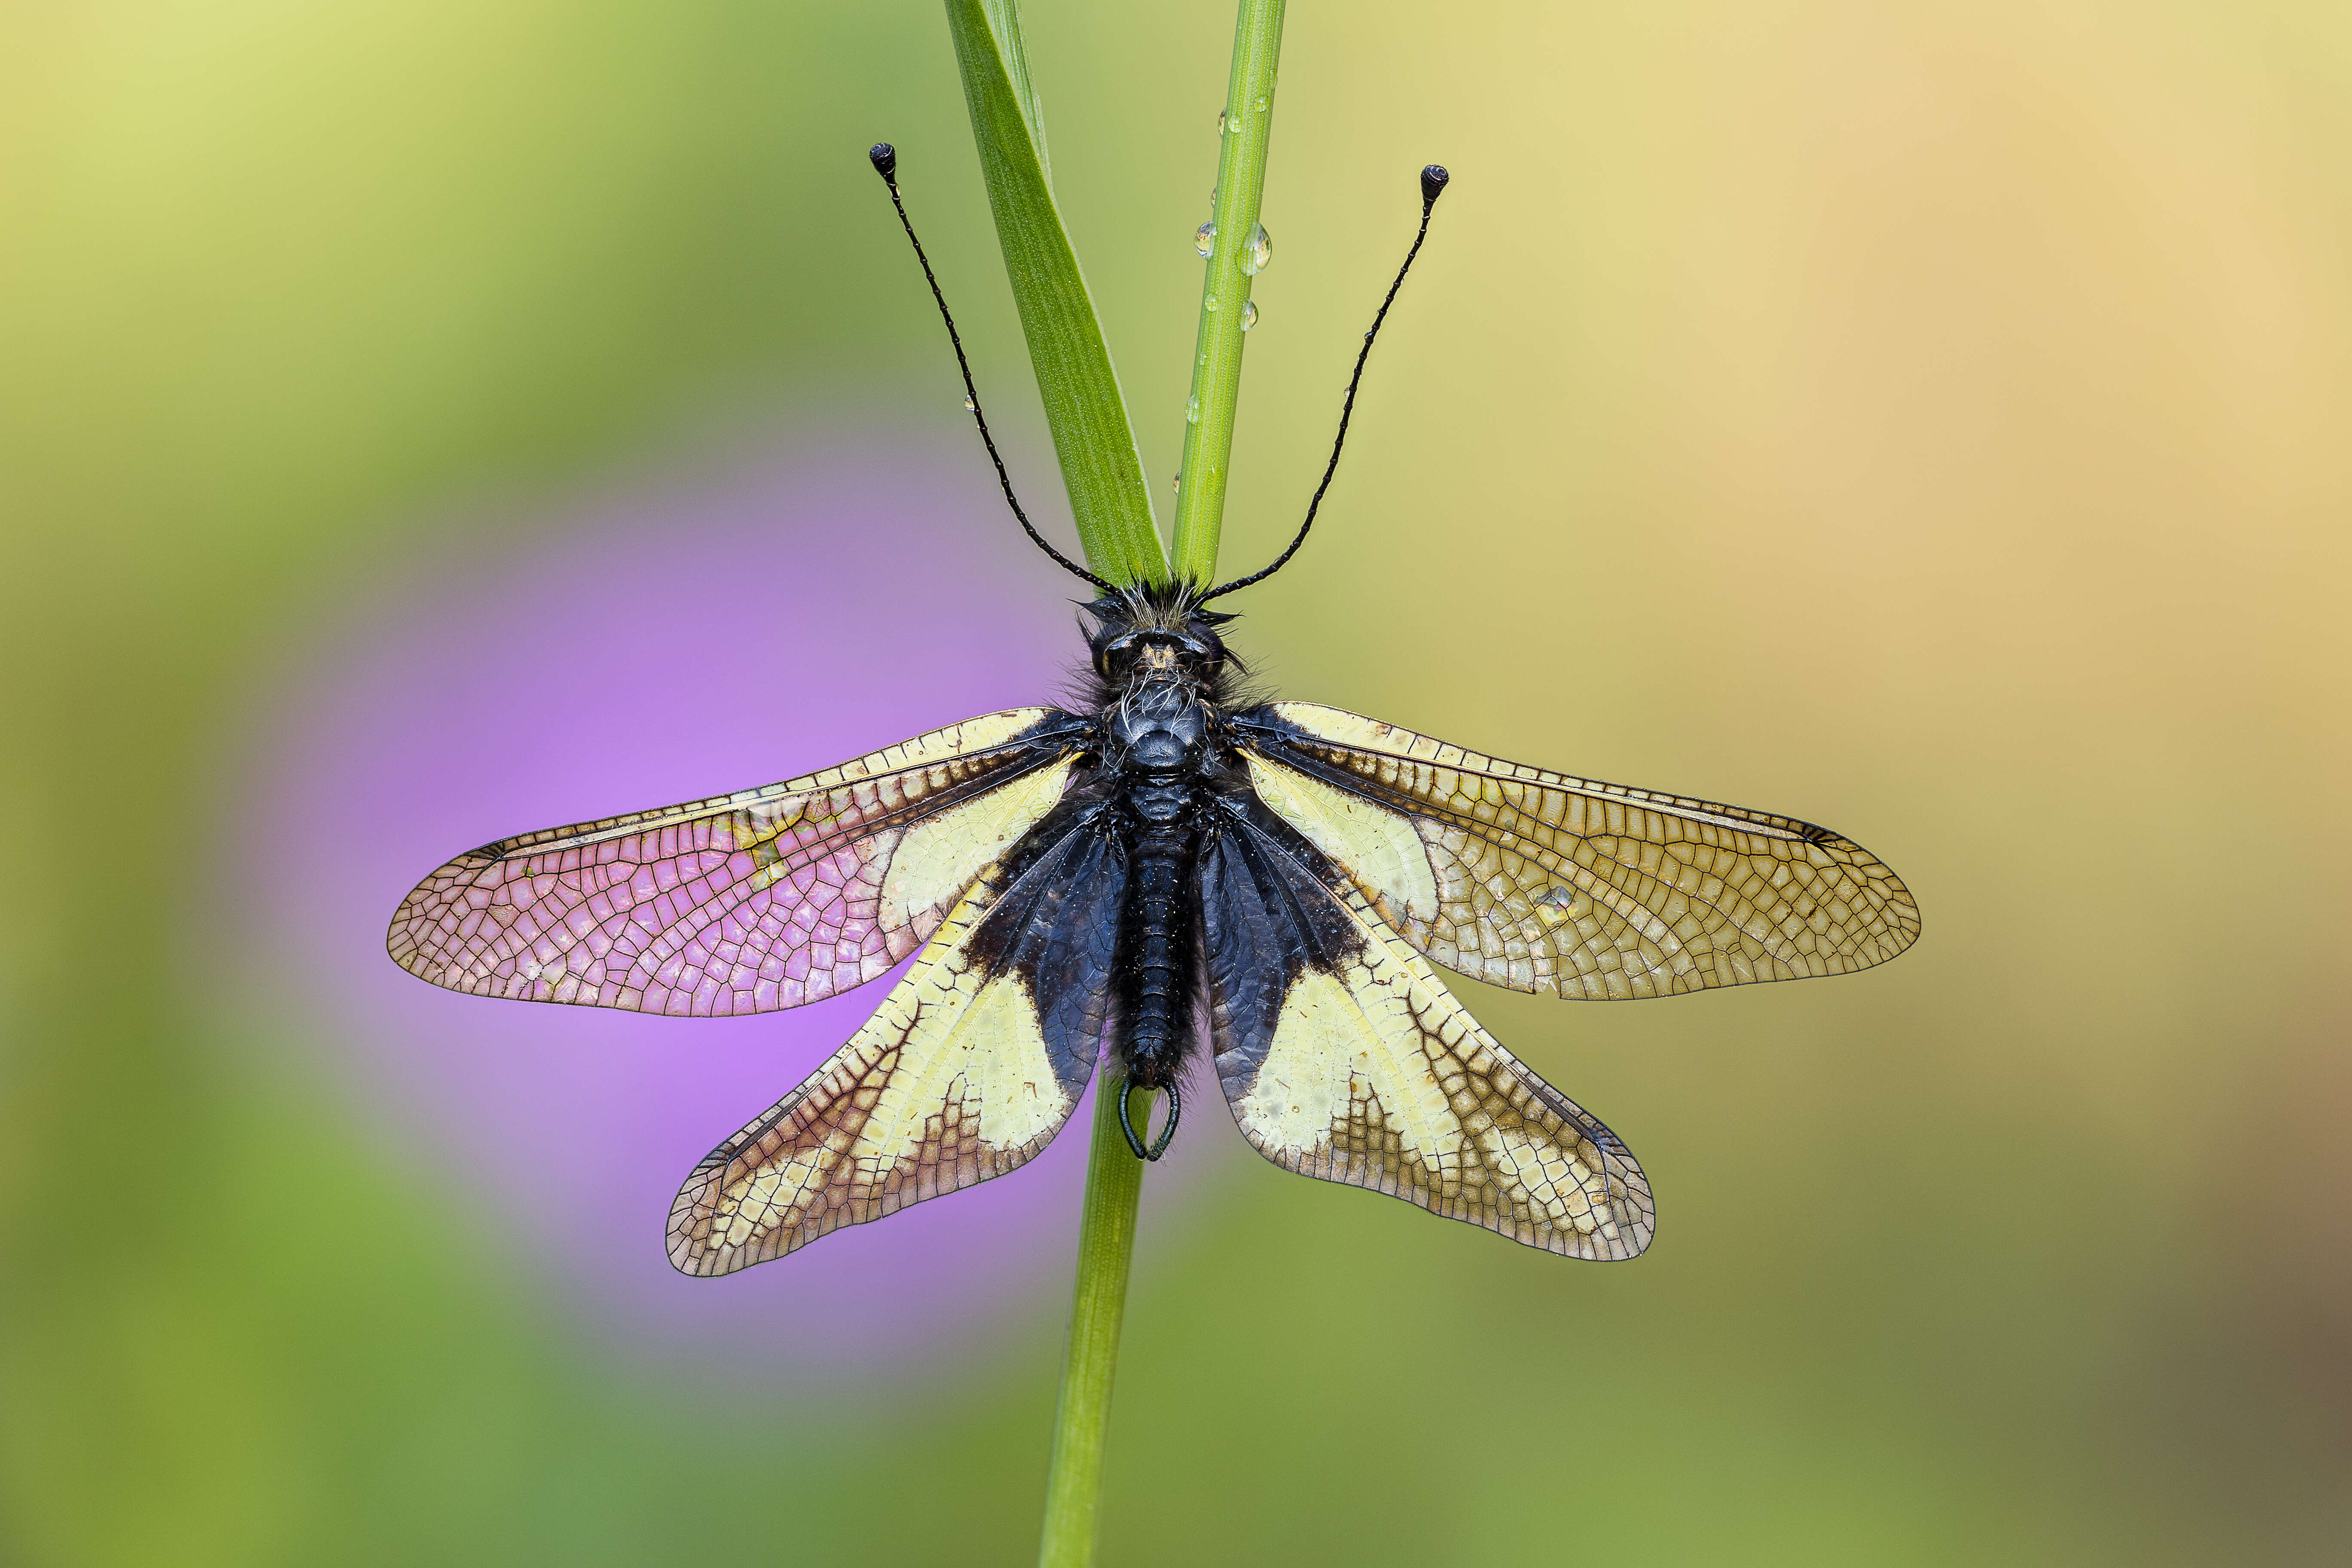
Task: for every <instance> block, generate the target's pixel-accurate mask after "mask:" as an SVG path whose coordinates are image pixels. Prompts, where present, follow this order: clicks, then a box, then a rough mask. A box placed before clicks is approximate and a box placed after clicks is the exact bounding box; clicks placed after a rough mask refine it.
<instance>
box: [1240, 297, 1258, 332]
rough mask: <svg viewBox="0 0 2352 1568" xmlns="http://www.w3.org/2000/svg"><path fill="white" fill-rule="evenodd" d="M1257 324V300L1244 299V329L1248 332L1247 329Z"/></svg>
mask: <svg viewBox="0 0 2352 1568" xmlns="http://www.w3.org/2000/svg"><path fill="white" fill-rule="evenodd" d="M1256 325H1257V301H1256V300H1243V301H1242V331H1245V332H1246V331H1249V330H1250V329H1251V328H1252V327H1255V326H1256Z"/></svg>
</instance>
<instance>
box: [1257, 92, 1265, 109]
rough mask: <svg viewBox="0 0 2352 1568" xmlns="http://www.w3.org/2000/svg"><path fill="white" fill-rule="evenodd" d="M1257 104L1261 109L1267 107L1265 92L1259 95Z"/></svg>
mask: <svg viewBox="0 0 2352 1568" xmlns="http://www.w3.org/2000/svg"><path fill="white" fill-rule="evenodd" d="M1257 106H1258V107H1259V108H1260V109H1264V108H1265V94H1264V93H1260V94H1259V95H1258V100H1257Z"/></svg>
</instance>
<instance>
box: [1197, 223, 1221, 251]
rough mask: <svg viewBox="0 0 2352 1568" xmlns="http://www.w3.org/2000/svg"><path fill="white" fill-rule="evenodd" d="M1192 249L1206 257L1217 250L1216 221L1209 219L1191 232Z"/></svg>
mask: <svg viewBox="0 0 2352 1568" xmlns="http://www.w3.org/2000/svg"><path fill="white" fill-rule="evenodd" d="M1192 248H1193V249H1195V250H1197V251H1199V252H1200V253H1201V254H1202V255H1203V256H1206V255H1208V254H1209V252H1211V251H1213V250H1214V249H1216V248H1217V220H1216V219H1214V218H1211V219H1210V220H1209V221H1208V222H1206V223H1204V224H1202V226H1200V227H1198V228H1196V229H1194V230H1193V231H1192Z"/></svg>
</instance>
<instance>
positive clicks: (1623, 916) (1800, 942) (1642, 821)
mask: <svg viewBox="0 0 2352 1568" xmlns="http://www.w3.org/2000/svg"><path fill="white" fill-rule="evenodd" d="M1237 723H1238V724H1239V725H1240V727H1241V729H1242V732H1243V734H1244V757H1245V758H1246V760H1247V761H1248V763H1249V767H1250V772H1251V776H1252V780H1253V782H1254V784H1255V786H1256V789H1257V792H1258V795H1259V797H1260V798H1261V799H1262V800H1264V801H1265V803H1266V805H1269V806H1271V807H1272V808H1273V809H1274V810H1275V811H1276V812H1277V813H1278V814H1280V815H1281V816H1283V817H1284V818H1285V819H1286V820H1287V821H1288V822H1289V823H1290V824H1291V825H1292V826H1294V827H1296V828H1297V830H1298V831H1299V832H1300V833H1301V834H1303V835H1304V836H1305V837H1307V839H1308V840H1309V841H1311V842H1312V843H1313V844H1314V845H1315V846H1316V847H1318V849H1320V850H1322V851H1323V852H1324V853H1325V854H1326V855H1328V856H1329V857H1330V858H1332V859H1334V860H1335V861H1338V862H1339V864H1340V865H1341V866H1343V867H1345V868H1347V869H1348V871H1349V874H1350V876H1351V877H1352V878H1353V879H1355V881H1356V883H1357V885H1358V886H1360V888H1361V889H1363V890H1364V891H1365V892H1366V893H1367V894H1368V895H1369V896H1370V898H1371V899H1372V900H1373V901H1374V903H1375V904H1376V905H1377V907H1378V908H1379V910H1380V911H1381V914H1382V915H1383V916H1384V917H1386V918H1387V919H1388V920H1389V921H1391V922H1392V923H1393V924H1394V925H1395V927H1396V928H1397V930H1398V931H1399V932H1400V933H1401V934H1402V937H1403V938H1404V940H1405V941H1406V942H1409V943H1411V944H1412V946H1413V947H1415V948H1417V949H1419V950H1420V951H1421V952H1425V953H1427V954H1428V955H1429V956H1430V957H1431V958H1433V959H1434V960H1436V961H1437V962H1438V963H1443V964H1444V965H1446V966H1447V967H1448V968H1451V969H1455V970H1459V971H1460V972H1461V973H1465V974H1468V975H1471V976H1474V977H1475V978H1476V979H1480V980H1485V981H1488V982H1491V983H1492V984H1497V985H1508V986H1511V987H1514V988H1516V989H1517V990H1521V991H1533V992H1539V993H1548V994H1555V995H1559V996H1570V997H1578V998H1584V999H1591V1000H1603V999H1615V998H1623V997H1636V996H1664V995H1673V994H1677V993H1680V992H1685V991H1696V990H1703V989H1706V988H1710V987H1714V986H1724V985H1741V984H1748V983H1750V982H1754V981H1763V980H1793V979H1800V978H1803V977H1806V976H1811V975H1826V974H1843V973H1851V972H1852V971H1854V970H1858V969H1866V968H1868V967H1870V966H1871V965H1872V964H1874V963H1885V961H1886V960H1887V959H1889V958H1892V957H1894V956H1895V954H1896V953H1898V952H1902V951H1903V950H1904V949H1905V948H1906V947H1908V946H1909V945H1910V944H1911V943H1912V942H1914V941H1915V940H1916V939H1917V937H1918V934H1919V910H1918V906H1917V905H1916V903H1915V902H1914V901H1913V900H1912V897H1911V894H1910V891H1909V889H1906V888H1905V887H1904V885H1903V883H1902V881H1901V879H1898V878H1897V877H1896V876H1895V873H1894V872H1893V871H1891V870H1889V869H1888V868H1886V867H1885V865H1884V864H1883V863H1881V862H1880V861H1879V860H1878V858H1876V857H1874V856H1873V855H1872V854H1871V853H1870V852H1869V851H1868V850H1865V849H1864V848H1863V847H1861V846H1860V845H1857V844H1855V843H1853V841H1851V840H1849V839H1846V838H1842V837H1839V836H1838V835H1836V834H1834V833H1832V832H1830V831H1828V830H1827V829H1825V828H1821V827H1816V826H1812V825H1811V824H1810V823H1804V822H1799V821H1797V820H1795V819H1793V818H1790V817H1785V816H1773V815H1771V814H1769V813H1768V812H1759V811H1749V810H1748V809H1746V808H1744V807H1740V806H1735V805H1717V804H1715V803H1713V802H1710V801H1703V800H1693V799H1688V798H1685V797H1684V796H1680V795H1661V794H1657V793H1654V792H1653V791H1648V790H1638V789H1628V788H1626V787H1624V786H1622V785H1619V784H1598V783H1595V782H1593V781H1591V780H1589V779H1579V778H1571V777H1569V776H1568V775H1566V774H1562V773H1547V772H1545V771H1543V770H1542V769H1539V768H1530V767H1526V766H1523V765H1521V764H1519V763H1506V762H1498V761H1496V759H1495V758H1492V757H1486V756H1481V755H1479V754H1478V753H1477V752H1469V751H1465V750H1464V749H1462V748H1461V747H1459V746H1454V745H1449V744H1447V743H1446V742H1443V741H1435V740H1432V739H1430V738H1429V737H1427V736H1425V735H1418V734H1415V733H1413V732H1412V731H1410V730H1401V729H1399V728H1397V727H1396V726H1394V725H1392V724H1384V723H1381V722H1380V721H1377V720H1372V719H1365V718H1361V717H1359V716H1358V715H1356V714H1353V713H1346V712H1342V711H1340V710H1338V709H1334V708H1322V707H1318V706H1316V705H1315V704H1312V703H1306V702H1280V703H1275V704H1272V705H1270V706H1269V707H1267V708H1264V709H1258V710H1253V711H1252V712H1251V713H1249V714H1244V715H1240V716H1238V718H1237Z"/></svg>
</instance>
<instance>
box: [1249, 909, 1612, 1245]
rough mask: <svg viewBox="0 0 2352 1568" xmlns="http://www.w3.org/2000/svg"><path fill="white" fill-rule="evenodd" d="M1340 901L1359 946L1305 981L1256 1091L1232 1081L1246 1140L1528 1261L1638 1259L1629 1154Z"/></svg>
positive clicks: (1284, 1012) (1373, 920) (1288, 1000)
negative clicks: (1508, 1243)
mask: <svg viewBox="0 0 2352 1568" xmlns="http://www.w3.org/2000/svg"><path fill="white" fill-rule="evenodd" d="M1341 901H1342V903H1343V904H1344V905H1345V906H1346V908H1347V911H1348V915H1349V920H1350V921H1353V923H1354V925H1355V927H1356V929H1357V931H1359V932H1360V934H1361V935H1362V937H1363V938H1364V943H1363V947H1362V949H1361V951H1360V952H1358V953H1355V954H1352V955H1350V956H1349V957H1348V958H1347V959H1345V960H1344V961H1343V962H1341V963H1340V964H1339V966H1338V968H1337V969H1336V970H1334V971H1328V972H1325V971H1318V970H1314V969H1309V970H1306V971H1304V972H1302V973H1300V974H1299V975H1298V977H1297V979H1296V980H1295V981H1294V982H1293V983H1292V984H1291V987H1290V990H1289V992H1288V993H1287V994H1286V995H1285V996H1284V998H1283V1002H1282V1008H1281V1012H1280V1015H1279V1016H1278V1018H1277V1020H1276V1025H1275V1029H1274V1037H1273V1041H1272V1043H1271V1045H1270V1046H1269V1047H1268V1048H1267V1050H1266V1053H1265V1060H1264V1061H1263V1062H1262V1063H1260V1064H1259V1066H1258V1069H1257V1072H1256V1074H1255V1078H1254V1079H1252V1080H1251V1081H1250V1082H1249V1083H1247V1084H1245V1085H1244V1084H1237V1083H1234V1082H1232V1081H1230V1080H1229V1081H1228V1082H1227V1084H1226V1093H1227V1096H1228V1098H1229V1099H1230V1100H1231V1101H1232V1104H1233V1110H1234V1120H1235V1121H1238V1122H1240V1123H1241V1129H1242V1132H1243V1134H1244V1136H1245V1137H1247V1138H1248V1139H1249V1141H1250V1142H1251V1143H1252V1144H1253V1145H1255V1147H1256V1149H1257V1151H1258V1152H1260V1153H1262V1154H1264V1155H1265V1157H1266V1158H1267V1159H1269V1160H1271V1161H1273V1162H1274V1163H1276V1164H1277V1165H1281V1166H1283V1167H1285V1168H1286V1169H1288V1170H1293V1171H1297V1172H1298V1173H1300V1174H1302V1175H1308V1176H1316V1177H1319V1178H1321V1179H1322V1180H1325V1181H1330V1182H1339V1183H1344V1184H1347V1185H1349V1186H1357V1187H1369V1188H1370V1189H1372V1190H1374V1191H1376V1192H1383V1193H1388V1194H1391V1195H1392V1196H1395V1197H1400V1198H1403V1199H1404V1200H1405V1201H1406V1202H1408V1203H1413V1204H1418V1205H1421V1206H1422V1207H1423V1208H1425V1209H1428V1210H1429V1211H1430V1212H1431V1213H1433V1214H1437V1215H1444V1216H1445V1217H1447V1218H1449V1219H1459V1220H1466V1221H1468V1222H1469V1223H1471V1224H1473V1225H1477V1226H1485V1227H1486V1229H1488V1230H1492V1231H1496V1232H1499V1233H1500V1234H1502V1235H1504V1236H1507V1237H1510V1238H1511V1239H1513V1240H1514V1241H1518V1242H1523V1243H1525V1244H1526V1245H1528V1246H1529V1247H1542V1248H1544V1249H1545V1250H1547V1251H1549V1252H1557V1253H1561V1254H1564V1255H1566V1256H1568V1257H1571V1258H1632V1257H1633V1256H1634V1255H1635V1254H1637V1253H1639V1252H1640V1251H1641V1250H1642V1249H1643V1247H1647V1246H1648V1245H1649V1242H1650V1236H1651V1233H1652V1230H1653V1229H1654V1225H1655V1218H1654V1215H1655V1210H1654V1207H1653V1205H1652V1204H1651V1199H1650V1189H1649V1184H1648V1182H1647V1181H1646V1180H1645V1179H1644V1178H1643V1174H1642V1168H1641V1166H1640V1165H1639V1164H1637V1163H1635V1162H1634V1159H1633V1155H1632V1154H1631V1153H1630V1152H1627V1151H1626V1148H1625V1145H1624V1144H1623V1143H1622V1142H1619V1141H1618V1139H1617V1137H1616V1135H1615V1134H1614V1133H1612V1132H1611V1131H1609V1129H1608V1128H1606V1127H1604V1126H1603V1125H1601V1122H1600V1121H1598V1120H1596V1119H1595V1118H1593V1117H1591V1115H1589V1114H1587V1113H1586V1112H1585V1111H1584V1110H1582V1109H1581V1108H1580V1107H1579V1106H1578V1105H1577V1104H1576V1103H1575V1102H1574V1101H1572V1100H1569V1099H1568V1098H1567V1097H1566V1096H1565V1095H1563V1094H1561V1093H1560V1092H1559V1090H1557V1089H1553V1088H1552V1087H1551V1086H1550V1085H1549V1084H1547V1083H1545V1082H1544V1081H1543V1080H1542V1079H1539V1078H1538V1077H1537V1076H1536V1075H1535V1074H1534V1073H1532V1072H1529V1071H1528V1069H1527V1068H1525V1067H1524V1066H1522V1065H1521V1064H1520V1063H1519V1061H1518V1060H1517V1058H1514V1057H1513V1056H1512V1055H1511V1054H1510V1053H1509V1052H1508V1051H1507V1050H1505V1049H1504V1048H1503V1047H1501V1046H1500V1045H1499V1044H1497V1043H1496V1040H1495V1039H1494V1037H1492V1036H1490V1035H1488V1034H1487V1033H1486V1030H1484V1029H1482V1028H1480V1027H1479V1026H1478V1021H1477V1020H1476V1019H1475V1018H1473V1017H1472V1016H1470V1014H1469V1012H1468V1011H1467V1010H1466V1009H1465V1008H1464V1007H1463V1006H1462V1005H1461V1004H1460V1003H1459V1002H1456V1001H1455V1000H1454V997H1453V996H1452V995H1451V994H1449V993H1448V992H1447V991H1446V989H1445V987H1444V985H1443V984H1441V983H1440V982H1439V981H1438V978H1437V976H1436V975H1435V974H1434V973H1433V972H1432V971H1431V970H1430V968H1429V966H1428V964H1426V963H1423V961H1422V960H1421V958H1420V957H1419V956H1418V955H1416V954H1415V953H1413V952H1412V951H1411V950H1409V949H1408V948H1406V947H1405V946H1404V945H1403V944H1402V941H1401V940H1400V939H1399V938H1398V937H1397V935H1396V933H1395V932H1394V931H1392V930H1391V929H1390V928H1389V926H1388V924H1387V922H1386V921H1382V920H1381V917H1380V915H1379V914H1378V913H1377V912H1375V911H1374V910H1373V909H1372V908H1371V906H1370V904H1369V903H1368V902H1366V901H1365V900H1363V899H1362V898H1361V897H1360V896H1358V895H1356V894H1353V893H1349V894H1347V895H1345V896H1344V897H1343V898H1342V900H1341Z"/></svg>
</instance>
